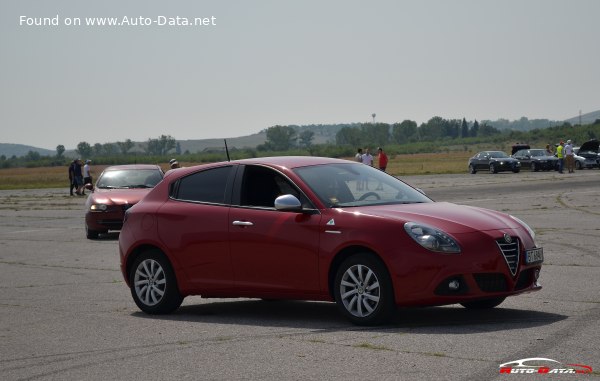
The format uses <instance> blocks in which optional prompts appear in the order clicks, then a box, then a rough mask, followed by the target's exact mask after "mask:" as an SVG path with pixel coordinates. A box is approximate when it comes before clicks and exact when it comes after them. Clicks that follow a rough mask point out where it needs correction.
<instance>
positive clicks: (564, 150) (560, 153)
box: [546, 139, 575, 173]
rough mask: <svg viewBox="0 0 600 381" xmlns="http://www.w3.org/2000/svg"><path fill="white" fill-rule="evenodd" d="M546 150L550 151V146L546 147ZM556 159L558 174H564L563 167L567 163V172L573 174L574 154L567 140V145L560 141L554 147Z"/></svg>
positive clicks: (569, 141) (571, 144)
mask: <svg viewBox="0 0 600 381" xmlns="http://www.w3.org/2000/svg"><path fill="white" fill-rule="evenodd" d="M546 150H550V145H548V146H546ZM556 157H557V158H558V173H564V171H563V170H564V165H565V162H566V163H567V171H569V173H573V172H575V152H574V151H573V143H572V142H571V140H570V139H569V140H567V144H565V142H564V141H562V140H561V142H560V144H559V145H558V146H557V147H556Z"/></svg>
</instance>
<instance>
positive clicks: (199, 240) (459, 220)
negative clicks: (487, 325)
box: [119, 157, 543, 324]
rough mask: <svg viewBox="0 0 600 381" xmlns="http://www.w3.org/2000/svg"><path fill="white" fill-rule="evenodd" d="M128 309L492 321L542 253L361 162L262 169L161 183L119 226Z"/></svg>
mask: <svg viewBox="0 0 600 381" xmlns="http://www.w3.org/2000/svg"><path fill="white" fill-rule="evenodd" d="M119 251H120V258H121V270H122V273H123V277H124V278H125V281H126V282H127V285H128V286H129V287H130V289H131V295H132V297H133V299H134V301H135V303H136V304H137V305H138V307H139V308H140V309H141V310H142V311H144V312H147V313H149V314H163V313H169V312H172V311H173V310H175V309H177V308H178V307H179V305H180V304H181V302H182V300H183V298H184V297H185V296H187V295H201V296H202V297H205V298H211V297H218V298H227V297H250V298H263V299H302V300H322V301H335V302H336V303H337V305H338V307H339V309H340V311H341V312H342V313H343V314H344V315H345V316H346V317H348V318H349V319H350V320H351V321H352V322H354V323H356V324H376V323H379V322H383V321H385V320H386V319H387V318H388V317H389V316H390V315H391V314H392V313H393V312H394V310H395V307H396V306H428V305H443V304H453V303H460V304H462V305H463V306H465V307H467V308H492V307H495V306H497V305H498V304H500V303H502V301H503V300H504V299H505V298H506V297H507V296H511V295H516V294H520V293H523V292H529V291H537V290H539V289H541V286H540V285H539V283H538V276H539V273H540V271H541V264H542V262H543V250H542V248H541V247H539V246H538V245H537V244H536V242H535V234H534V232H533V231H532V230H531V228H529V227H528V226H527V225H526V224H525V223H524V222H522V221H521V220H519V219H517V218H515V217H512V216H509V215H507V214H504V213H500V212H496V211H493V210H487V209H482V208H477V207H472V206H463V205H454V204H450V203H447V202H434V201H432V200H431V199H429V198H428V197H426V196H425V195H423V194H422V193H421V192H419V191H418V190H416V189H414V188H412V187H411V186H409V185H407V184H406V183H404V182H402V181H400V180H398V179H397V178H395V177H393V176H390V175H388V174H386V173H385V172H382V171H379V170H377V169H374V168H373V167H371V166H367V165H363V164H360V163H356V162H352V161H346V160H339V159H330V158H318V157H271V158H260V159H246V160H240V161H233V162H223V163H213V164H206V165H202V166H195V167H188V168H184V169H178V170H177V171H176V172H169V173H168V174H167V175H166V176H165V179H164V180H163V181H162V182H161V183H159V184H158V185H157V186H156V187H155V188H154V189H153V190H151V191H150V193H149V194H148V195H147V196H146V197H145V198H144V199H142V200H141V201H140V202H139V203H138V204H136V205H135V206H134V207H133V208H131V209H129V210H128V211H127V213H126V216H125V224H124V226H123V230H122V231H121V234H120V235H119Z"/></svg>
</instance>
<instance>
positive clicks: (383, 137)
mask: <svg viewBox="0 0 600 381" xmlns="http://www.w3.org/2000/svg"><path fill="white" fill-rule="evenodd" d="M361 132H362V137H363V139H364V140H365V144H367V145H378V146H382V145H386V144H387V143H388V142H389V141H390V125H389V124H387V123H365V124H363V125H362V126H361Z"/></svg>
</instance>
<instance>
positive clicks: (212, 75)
mask: <svg viewBox="0 0 600 381" xmlns="http://www.w3.org/2000/svg"><path fill="white" fill-rule="evenodd" d="M599 14H600V2H599V1H594V0H587V1H584V0H570V1H555V0H554V1H553V0H538V1H530V0H520V1H516V0H503V1H486V0H455V1H451V0H438V1H434V0H424V1H377V0H374V1H352V0H349V1H168V2H167V1H101V2H100V1H95V2H84V1H42V0H38V1H31V0H18V1H16V0H7V1H2V2H1V3H0V62H2V64H1V65H0V89H1V90H0V91H1V93H0V94H1V95H0V97H1V98H0V107H1V109H0V124H1V126H2V137H1V138H0V142H3V143H20V144H28V145H33V146H37V147H43V148H49V149H54V148H55V147H56V145H58V144H63V145H65V146H66V147H67V148H68V149H70V148H75V146H76V145H77V143H78V142H80V141H87V142H88V143H91V144H94V143H105V142H115V141H122V140H125V139H128V138H129V139H132V140H134V141H145V140H147V139H148V138H155V137H158V136H159V135H161V134H167V135H171V136H173V137H175V138H177V139H205V138H226V137H236V136H241V135H247V134H251V133H255V132H258V131H260V130H262V129H264V128H267V127H270V126H273V125H276V124H300V125H301V124H322V123H351V122H365V121H370V120H371V114H372V113H376V114H377V118H376V119H377V121H381V122H388V123H394V122H400V121H402V120H405V119H411V120H415V121H417V122H418V123H421V122H426V121H427V120H428V119H430V118H431V117H433V116H441V117H444V118H463V117H465V118H467V120H473V119H477V120H484V119H491V120H494V119H498V118H507V119H511V120H512V119H518V118H520V117H522V116H525V117H528V118H530V119H534V118H547V119H556V120H563V119H567V118H570V117H573V116H576V115H578V113H579V110H581V111H582V112H583V113H586V112H591V111H595V110H598V109H600V96H599V92H598V84H600V70H599V69H598V67H600V66H599V65H600V49H598V41H600V32H598V27H597V18H598V15H599ZM22 16H23V17H24V19H23V18H22ZM140 16H141V17H142V19H143V20H144V21H147V20H150V21H159V20H161V19H159V17H160V16H164V17H177V16H179V17H180V18H186V19H188V20H193V19H195V18H211V17H214V20H215V22H214V24H215V25H202V26H160V25H157V24H156V23H154V24H152V25H148V26H141V25H138V26H134V25H129V26H126V25H122V26H118V27H117V26H115V27H108V26H105V27H99V26H86V25H85V19H86V18H102V17H114V18H116V19H117V20H118V21H119V22H123V18H124V17H127V18H128V19H129V20H139V17H140ZM44 17H46V18H50V19H53V18H54V19H56V20H58V21H59V25H58V26H53V25H45V26H36V25H27V23H28V22H30V23H31V22H34V21H33V20H34V19H35V18H38V19H39V18H44ZM75 18H79V19H80V20H82V25H79V26H73V25H71V26H68V25H65V23H66V22H68V21H69V20H74V19H75ZM22 20H25V22H22ZM163 20H164V19H163ZM211 20H212V19H211Z"/></svg>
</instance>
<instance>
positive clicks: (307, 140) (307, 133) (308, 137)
mask: <svg viewBox="0 0 600 381" xmlns="http://www.w3.org/2000/svg"><path fill="white" fill-rule="evenodd" d="M314 137H315V133H314V132H313V131H311V130H304V131H302V132H301V133H300V136H299V139H300V147H304V148H310V146H311V145H312V140H313V139H314Z"/></svg>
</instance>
